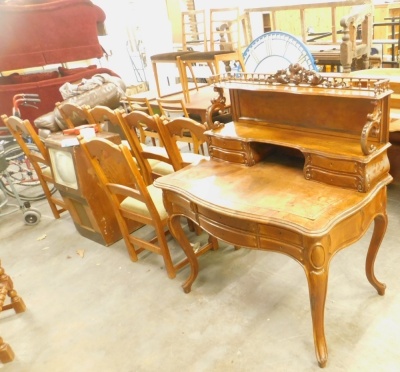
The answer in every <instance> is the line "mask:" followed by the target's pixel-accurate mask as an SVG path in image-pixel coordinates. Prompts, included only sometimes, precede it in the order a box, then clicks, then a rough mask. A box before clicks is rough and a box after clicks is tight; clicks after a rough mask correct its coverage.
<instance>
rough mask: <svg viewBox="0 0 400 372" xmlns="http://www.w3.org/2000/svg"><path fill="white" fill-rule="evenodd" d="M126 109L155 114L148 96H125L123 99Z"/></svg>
mask: <svg viewBox="0 0 400 372" xmlns="http://www.w3.org/2000/svg"><path fill="white" fill-rule="evenodd" d="M121 103H122V105H123V106H124V109H125V111H127V112H128V111H144V112H145V113H146V114H149V115H154V112H153V108H152V107H151V104H150V101H149V99H148V98H146V97H134V96H125V97H124V98H123V99H122V100H121Z"/></svg>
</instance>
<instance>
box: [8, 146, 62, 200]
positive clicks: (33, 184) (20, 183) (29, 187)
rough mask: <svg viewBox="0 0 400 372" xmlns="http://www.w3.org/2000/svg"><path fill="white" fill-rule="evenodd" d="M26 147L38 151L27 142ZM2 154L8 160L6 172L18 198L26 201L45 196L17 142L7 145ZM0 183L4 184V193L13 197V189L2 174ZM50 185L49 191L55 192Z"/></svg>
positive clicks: (33, 170)
mask: <svg viewBox="0 0 400 372" xmlns="http://www.w3.org/2000/svg"><path fill="white" fill-rule="evenodd" d="M28 147H29V148H30V149H31V150H33V151H38V150H37V148H36V146H35V145H34V144H32V143H28ZM4 156H5V158H6V161H7V162H8V167H7V172H8V174H9V175H10V177H11V179H12V183H13V185H14V187H15V189H16V191H17V193H18V196H19V197H20V199H21V200H27V201H36V200H42V199H45V198H46V196H45V194H44V192H43V188H42V185H41V184H40V181H39V178H38V176H37V174H36V171H35V169H34V167H33V166H32V164H31V163H30V161H29V160H28V159H27V157H26V155H25V154H24V152H23V151H22V149H21V148H20V147H19V146H18V145H17V144H13V145H11V146H7V147H6V148H5V150H4ZM1 183H2V184H3V185H4V189H5V191H6V193H7V194H8V195H10V196H11V197H15V195H14V191H13V189H12V188H11V186H10V185H9V183H8V181H7V179H6V177H5V176H4V175H3V174H2V175H1ZM51 186H52V187H50V191H51V193H54V192H56V188H55V187H54V185H51Z"/></svg>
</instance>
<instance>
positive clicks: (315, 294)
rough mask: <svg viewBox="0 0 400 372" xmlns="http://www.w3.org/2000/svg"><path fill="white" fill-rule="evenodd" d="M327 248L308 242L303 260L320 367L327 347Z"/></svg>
mask: <svg viewBox="0 0 400 372" xmlns="http://www.w3.org/2000/svg"><path fill="white" fill-rule="evenodd" d="M327 248H328V247H324V246H323V245H322V244H321V242H316V243H315V242H314V243H313V244H310V249H308V250H307V249H306V250H305V254H306V256H305V260H304V263H305V264H304V271H305V273H306V276H307V282H308V290H309V296H310V305H311V318H312V325H313V335H314V347H315V354H316V357H317V361H318V364H319V366H320V367H321V368H323V367H325V366H326V362H327V361H328V348H327V345H326V339H325V330H324V328H325V327H324V314H325V301H326V293H327V288H328V273H329V259H328V254H327V252H328V249H327ZM306 257H307V258H306Z"/></svg>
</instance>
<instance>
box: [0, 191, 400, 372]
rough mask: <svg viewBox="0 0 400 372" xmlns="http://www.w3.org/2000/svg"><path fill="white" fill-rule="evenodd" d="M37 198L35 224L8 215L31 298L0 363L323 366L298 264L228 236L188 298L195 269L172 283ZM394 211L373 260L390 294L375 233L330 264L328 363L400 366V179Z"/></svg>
mask: <svg viewBox="0 0 400 372" xmlns="http://www.w3.org/2000/svg"><path fill="white" fill-rule="evenodd" d="M34 206H35V207H36V208H38V209H40V211H41V212H42V218H41V221H40V223H39V224H38V225H36V226H26V225H24V223H23V219H22V214H21V213H19V212H18V213H14V214H12V215H10V216H8V217H2V218H0V242H1V243H0V245H1V250H0V258H1V260H2V264H3V267H4V268H5V270H6V272H7V273H8V274H9V275H10V276H11V277H12V278H13V281H14V285H15V288H16V290H17V291H18V293H19V294H20V295H21V297H23V299H24V301H25V303H26V305H27V311H26V312H25V313H21V314H15V313H14V312H13V311H12V310H8V311H4V312H2V313H0V335H1V336H2V337H3V338H4V340H5V341H6V342H7V343H9V344H10V345H11V346H12V348H13V350H14V352H15V354H16V358H15V360H14V361H13V362H11V363H8V364H5V365H2V364H0V370H4V372H47V371H49V372H81V371H83V372H120V371H121V372H129V371H132V372H133V371H135V372H136V371H137V372H142V371H143V372H148V371H151V372H152V371H160V370H162V371H163V372H176V371H190V372H203V371H207V372H211V371H232V372H236V371H238V372H239V371H240V372H242V371H249V372H250V371H251V372H253V371H257V372H258V371H274V372H275V371H307V372H309V371H319V370H320V368H319V367H318V365H317V362H316V359H315V354H314V345H313V337H312V328H311V316H310V306H309V299H308V289H307V283H306V278H305V275H304V272H303V270H302V269H301V267H300V266H299V265H298V264H297V263H296V262H294V261H293V260H290V259H289V258H287V257H286V256H284V255H279V254H275V253H268V252H260V251H250V250H246V249H241V250H238V251H235V250H234V249H233V248H232V247H231V246H227V245H224V244H221V249H220V250H219V251H216V252H209V253H207V254H206V255H205V256H203V257H202V258H201V260H200V264H201V272H200V275H199V278H198V279H197V281H196V282H195V284H194V286H193V289H192V292H191V293H190V294H184V293H183V291H182V289H181V287H180V286H181V284H182V283H183V281H184V280H185V278H186V277H187V275H188V269H183V270H182V271H180V272H179V273H178V275H177V277H176V278H175V279H173V280H171V279H168V278H167V275H166V273H165V270H164V268H163V264H162V260H161V257H160V256H156V255H154V254H144V255H142V256H141V259H140V261H139V262H136V263H134V262H131V261H130V260H129V257H128V254H127V252H126V250H125V245H124V243H123V241H119V242H117V243H116V244H114V245H112V246H110V247H104V246H102V245H99V244H97V243H94V242H92V241H91V240H88V239H86V238H84V237H82V236H80V235H79V234H78V233H77V231H76V230H75V227H74V225H73V223H72V220H71V218H70V216H69V215H65V216H63V217H62V218H61V219H60V220H55V219H53V217H52V215H51V213H50V211H49V208H48V206H47V204H46V203H45V202H37V203H35V205H34ZM388 211H389V228H388V231H387V234H386V237H385V239H384V241H383V244H382V246H381V249H380V252H379V254H378V257H377V260H376V264H375V268H376V275H377V278H378V279H379V280H381V281H383V282H385V283H386V285H387V291H386V294H385V296H379V295H378V294H377V293H376V291H375V290H374V288H373V287H372V286H371V285H370V284H369V283H368V281H367V279H366V277H365V272H364V262H365V257H366V250H367V247H368V243H369V238H370V231H369V232H368V233H367V234H366V235H365V236H364V237H363V238H362V239H361V240H360V241H359V242H358V243H356V244H354V245H352V246H351V247H349V249H345V250H343V251H341V252H340V253H339V254H338V255H337V256H336V257H335V258H334V260H333V262H332V264H331V271H330V280H329V290H328V299H327V303H326V312H325V333H326V337H327V342H328V349H329V360H328V364H327V367H326V370H327V371H346V372H348V371H357V372H358V371H374V372H376V371H396V370H397V371H399V370H400V345H399V343H400V337H399V335H400V280H399V274H398V272H399V266H400V249H399V248H400V239H399V230H400V187H395V186H390V187H389V205H388ZM370 230H371V229H370ZM171 246H174V244H173V242H171ZM77 250H83V251H84V256H83V257H81V256H80V255H79V254H77ZM173 251H174V254H181V252H180V249H179V248H177V247H176V246H175V248H173Z"/></svg>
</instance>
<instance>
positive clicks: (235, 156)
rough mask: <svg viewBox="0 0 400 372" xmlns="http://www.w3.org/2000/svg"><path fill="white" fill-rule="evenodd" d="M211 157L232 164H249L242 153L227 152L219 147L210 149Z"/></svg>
mask: <svg viewBox="0 0 400 372" xmlns="http://www.w3.org/2000/svg"><path fill="white" fill-rule="evenodd" d="M208 151H209V153H210V156H211V157H212V158H214V159H220V160H224V161H229V162H230V163H237V164H247V156H246V154H245V153H244V152H240V151H226V150H225V149H221V148H218V147H214V146H212V147H209V149H208Z"/></svg>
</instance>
